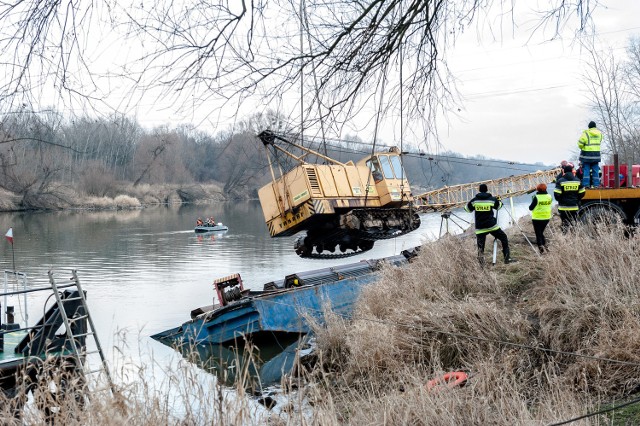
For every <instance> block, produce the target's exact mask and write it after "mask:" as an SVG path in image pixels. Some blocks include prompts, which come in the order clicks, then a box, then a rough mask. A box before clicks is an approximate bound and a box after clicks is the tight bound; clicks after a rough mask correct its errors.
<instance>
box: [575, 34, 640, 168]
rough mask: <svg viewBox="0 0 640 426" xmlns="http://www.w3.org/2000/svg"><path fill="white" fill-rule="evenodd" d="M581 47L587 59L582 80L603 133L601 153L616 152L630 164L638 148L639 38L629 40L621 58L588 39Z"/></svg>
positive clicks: (635, 157) (633, 160) (639, 107)
mask: <svg viewBox="0 0 640 426" xmlns="http://www.w3.org/2000/svg"><path fill="white" fill-rule="evenodd" d="M585 47H586V48H587V49H588V51H589V52H591V61H590V63H589V64H588V67H587V70H586V72H585V75H584V79H585V81H586V83H587V87H588V89H589V94H590V99H591V104H592V108H593V110H594V112H595V113H596V114H597V116H598V119H597V120H596V121H597V122H598V125H599V127H600V129H601V130H602V131H603V132H604V136H605V137H604V142H603V143H604V152H606V153H608V154H614V153H615V154H619V155H620V157H621V158H620V159H621V161H623V162H625V163H628V164H633V163H635V162H636V161H638V160H639V158H638V154H637V153H638V152H639V151H638V150H639V149H640V90H639V89H638V84H639V83H640V66H639V65H638V60H639V59H640V56H639V55H640V40H638V39H634V38H632V39H630V41H629V45H628V48H627V49H626V52H625V54H623V55H621V57H617V56H616V55H615V54H614V50H613V49H609V50H605V51H601V50H598V49H597V48H596V47H595V46H594V45H593V44H592V43H591V42H589V43H588V44H586V46H585Z"/></svg>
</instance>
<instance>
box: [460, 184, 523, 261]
mask: <svg viewBox="0 0 640 426" xmlns="http://www.w3.org/2000/svg"><path fill="white" fill-rule="evenodd" d="M479 190H480V192H479V193H478V194H476V196H475V197H473V198H472V199H471V201H469V202H468V203H467V205H466V207H465V208H464V209H465V211H466V212H468V213H471V212H475V224H476V225H475V226H476V243H477V244H478V260H479V262H480V264H481V265H484V245H485V242H486V241H487V234H491V235H493V236H494V237H495V238H496V239H498V240H499V241H500V243H501V244H502V254H503V255H504V263H512V262H513V261H514V260H513V259H512V258H511V256H510V252H509V239H508V238H507V234H505V233H504V231H503V230H502V229H500V226H499V225H498V220H497V219H496V218H495V216H494V215H493V210H496V211H498V210H499V209H500V208H502V201H500V200H499V199H498V198H496V197H494V196H492V195H491V194H490V193H489V192H487V191H488V188H487V185H485V184H484V183H483V184H480V188H479Z"/></svg>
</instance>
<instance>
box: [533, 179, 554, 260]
mask: <svg viewBox="0 0 640 426" xmlns="http://www.w3.org/2000/svg"><path fill="white" fill-rule="evenodd" d="M536 191H537V192H536V193H535V194H534V195H533V198H532V199H531V204H529V210H531V222H532V223H533V230H534V231H535V233H536V244H537V245H538V250H540V253H544V252H545V250H548V249H547V240H546V239H545V238H544V230H545V228H546V227H547V225H548V224H549V220H551V203H552V202H553V200H552V199H551V195H549V194H548V193H547V185H546V184H544V183H541V184H539V185H538V186H537V187H536Z"/></svg>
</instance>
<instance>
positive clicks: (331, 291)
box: [151, 249, 417, 346]
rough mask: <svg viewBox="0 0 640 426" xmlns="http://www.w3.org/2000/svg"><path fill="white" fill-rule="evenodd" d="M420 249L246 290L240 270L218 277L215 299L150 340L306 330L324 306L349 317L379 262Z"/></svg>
mask: <svg viewBox="0 0 640 426" xmlns="http://www.w3.org/2000/svg"><path fill="white" fill-rule="evenodd" d="M416 251H417V249H412V250H405V251H404V252H403V254H400V255H396V256H391V257H387V258H382V259H375V260H363V261H360V262H357V263H352V264H348V265H341V266H336V267H331V268H322V269H317V270H313V271H307V272H300V273H294V274H291V275H287V276H286V277H285V278H284V279H283V280H277V281H272V282H269V283H266V284H264V286H263V290H260V291H250V290H245V288H244V284H243V282H242V279H241V277H240V274H233V275H230V276H228V277H224V278H220V279H218V280H215V281H214V288H215V291H216V293H217V303H215V304H214V305H209V306H205V307H201V308H196V309H194V310H192V311H191V320H189V321H186V322H184V323H183V324H182V325H180V326H178V327H175V328H172V329H169V330H165V331H162V332H160V333H157V334H154V335H153V336H151V338H153V339H155V340H158V341H160V342H162V343H165V344H167V345H169V346H185V345H186V346H193V345H200V344H217V345H220V344H231V343H233V342H234V341H235V340H236V339H239V338H259V337H261V336H264V335H273V334H278V333H282V334H287V333H297V334H307V333H309V332H310V331H311V327H310V325H309V321H310V320H314V321H318V322H319V323H323V321H324V309H325V307H330V308H331V310H332V311H333V312H334V313H336V314H338V315H341V316H344V317H349V316H350V315H351V313H352V311H353V306H354V303H355V301H356V299H357V298H358V296H359V294H360V292H361V290H362V288H363V287H364V286H366V285H368V284H370V283H372V282H374V281H375V280H376V279H377V277H378V274H377V271H378V270H379V269H380V267H381V265H383V264H391V265H394V266H401V265H403V264H406V263H407V262H408V261H409V259H411V258H412V257H414V256H415V255H416Z"/></svg>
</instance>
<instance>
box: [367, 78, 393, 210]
mask: <svg viewBox="0 0 640 426" xmlns="http://www.w3.org/2000/svg"><path fill="white" fill-rule="evenodd" d="M385 67H386V66H385ZM385 75H386V73H382V86H381V87H380V104H379V105H378V112H377V114H376V125H375V128H374V130H373V145H372V146H371V159H370V160H369V161H370V162H371V165H373V161H372V160H373V155H374V154H375V152H376V143H377V141H378V126H379V125H380V113H381V110H382V102H383V99H384V92H385V88H386V85H387V79H386V78H385ZM372 175H373V170H371V173H369V176H367V186H366V188H365V191H364V193H365V194H364V207H366V206H367V199H368V198H369V184H370V183H371V177H372Z"/></svg>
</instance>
